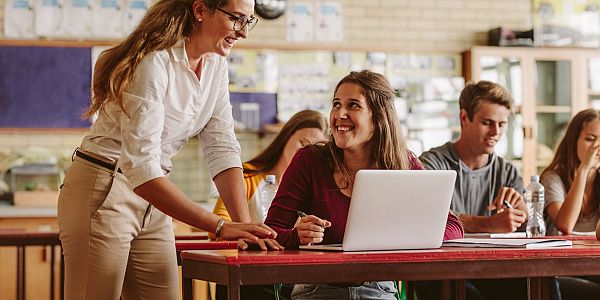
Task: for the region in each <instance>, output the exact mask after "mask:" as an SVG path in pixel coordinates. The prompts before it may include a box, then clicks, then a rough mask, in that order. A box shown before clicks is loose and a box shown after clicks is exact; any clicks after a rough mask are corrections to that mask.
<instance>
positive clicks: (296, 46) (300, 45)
mask: <svg viewBox="0 0 600 300" xmlns="http://www.w3.org/2000/svg"><path fill="white" fill-rule="evenodd" d="M120 41H121V39H115V40H67V39H40V40H25V39H23V40H17V39H2V38H0V46H31V47H81V48H85V47H93V46H114V45H116V44H117V43H119V42H120ZM234 49H271V50H300V51H365V52H369V51H377V52H423V53H447V52H451V53H459V52H461V51H464V50H465V49H464V48H463V47H423V46H406V45H403V44H400V45H384V46H381V45H378V46H374V45H356V44H353V43H351V42H335V43H322V42H290V41H263V42H254V41H252V38H250V39H249V40H244V41H240V42H239V43H237V44H236V45H235V47H234Z"/></svg>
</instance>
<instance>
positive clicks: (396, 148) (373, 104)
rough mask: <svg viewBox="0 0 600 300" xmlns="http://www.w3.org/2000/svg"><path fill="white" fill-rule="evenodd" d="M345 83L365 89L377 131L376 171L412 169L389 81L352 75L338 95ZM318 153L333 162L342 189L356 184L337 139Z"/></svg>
mask: <svg viewBox="0 0 600 300" xmlns="http://www.w3.org/2000/svg"><path fill="white" fill-rule="evenodd" d="M344 83H354V84H356V85H358V86H360V87H361V88H362V91H363V95H364V96H365V98H366V100H367V105H368V107H369V109H371V112H372V114H373V115H372V120H373V127H374V130H373V136H372V138H371V143H370V144H371V145H372V147H373V151H372V152H371V153H372V157H371V161H372V162H374V163H375V166H376V168H377V169H385V170H408V169H410V161H409V158H408V157H409V152H408V150H407V148H406V142H405V140H404V134H403V133H402V130H401V129H400V121H399V120H398V115H397V114H396V109H395V106H394V97H395V95H396V92H395V91H394V89H393V88H392V86H391V84H390V83H389V81H388V80H387V79H386V78H385V76H383V75H381V74H379V73H375V72H372V71H369V70H363V71H360V72H350V74H348V75H346V77H344V78H342V80H340V82H338V84H337V85H336V87H335V90H334V93H333V94H334V95H335V93H336V92H337V90H338V89H339V87H340V86H341V85H342V84H344ZM316 149H317V151H318V152H319V153H320V154H321V155H322V156H324V157H325V158H327V159H328V160H329V161H330V162H331V168H332V169H333V170H339V171H340V172H341V174H342V186H341V188H346V187H348V186H349V185H350V183H351V182H352V180H351V177H350V174H349V173H348V169H347V168H346V164H344V152H343V150H342V149H340V148H339V147H338V146H337V145H336V144H335V140H334V138H333V135H331V138H330V140H329V141H328V142H327V143H326V144H324V145H320V146H316Z"/></svg>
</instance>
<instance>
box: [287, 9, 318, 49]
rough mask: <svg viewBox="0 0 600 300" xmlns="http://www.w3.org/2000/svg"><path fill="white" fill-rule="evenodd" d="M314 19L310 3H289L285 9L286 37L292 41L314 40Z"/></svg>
mask: <svg viewBox="0 0 600 300" xmlns="http://www.w3.org/2000/svg"><path fill="white" fill-rule="evenodd" d="M314 20H315V13H314V7H313V4H312V3H310V2H294V3H290V4H289V5H288V9H287V11H286V22H285V27H286V39H287V40H288V41H294V42H305V41H312V40H314V39H315V32H314V31H315V28H314Z"/></svg>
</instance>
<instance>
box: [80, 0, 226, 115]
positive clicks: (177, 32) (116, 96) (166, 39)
mask: <svg viewBox="0 0 600 300" xmlns="http://www.w3.org/2000/svg"><path fill="white" fill-rule="evenodd" d="M196 1H199V0H158V1H157V2H156V3H155V4H154V5H152V6H151V7H150V9H148V12H146V14H145V15H144V17H143V18H142V20H141V21H140V23H139V24H138V26H137V27H136V28H135V29H134V30H133V32H132V33H131V34H129V36H128V37H127V38H126V39H125V40H124V41H122V42H121V43H119V44H118V45H116V46H114V47H112V48H110V49H108V50H106V51H103V52H102V53H101V54H100V56H99V57H98V60H97V62H96V66H95V68H94V75H93V83H92V99H91V103H90V107H89V108H88V109H87V110H86V111H85V112H84V113H83V115H82V117H83V118H90V117H91V116H92V115H94V114H95V113H96V112H98V111H102V110H103V109H104V107H105V105H106V104H107V103H108V102H109V101H114V102H116V103H117V104H118V105H119V106H120V107H121V109H122V110H123V111H124V112H125V114H126V115H128V114H127V111H125V108H124V107H123V92H124V90H125V88H127V86H128V85H129V84H130V83H131V81H132V80H133V76H134V74H135V70H136V68H137V66H138V65H139V64H140V62H141V61H142V59H143V58H144V57H146V55H148V54H150V53H152V52H154V51H160V50H164V49H168V48H171V47H172V46H173V45H175V44H176V43H177V42H178V41H180V40H182V39H184V38H187V37H189V36H191V34H192V31H193V29H194V22H196V20H195V18H194V13H193V5H194V2H196ZM201 2H203V3H204V5H205V6H206V7H207V8H208V9H210V10H211V11H213V12H214V10H215V9H216V8H217V7H221V6H223V5H226V3H227V0H202V1H201Z"/></svg>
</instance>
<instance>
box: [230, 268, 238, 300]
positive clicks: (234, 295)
mask: <svg viewBox="0 0 600 300" xmlns="http://www.w3.org/2000/svg"><path fill="white" fill-rule="evenodd" d="M240 297H241V295H240V280H239V279H238V277H237V274H231V273H230V274H229V284H228V285H227V299H229V300H240Z"/></svg>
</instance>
